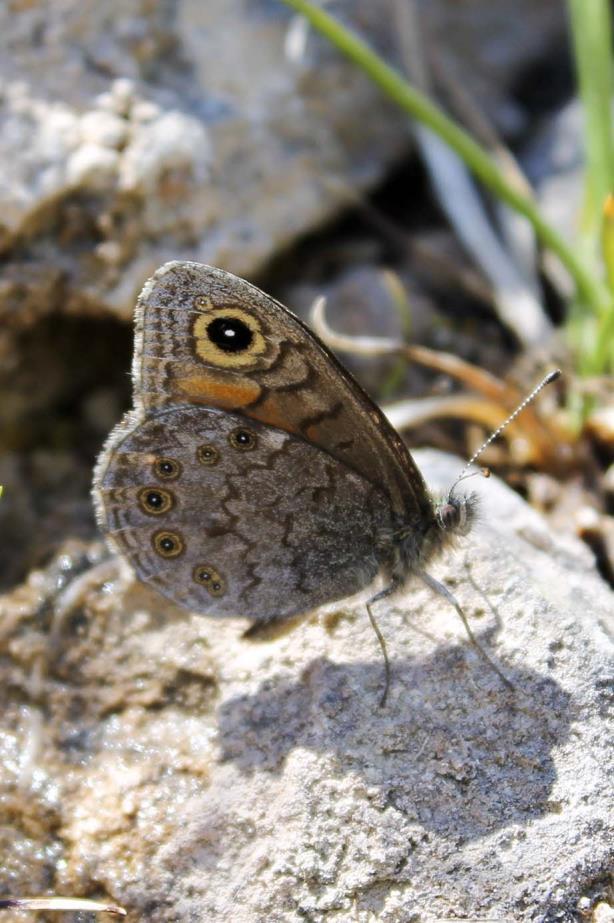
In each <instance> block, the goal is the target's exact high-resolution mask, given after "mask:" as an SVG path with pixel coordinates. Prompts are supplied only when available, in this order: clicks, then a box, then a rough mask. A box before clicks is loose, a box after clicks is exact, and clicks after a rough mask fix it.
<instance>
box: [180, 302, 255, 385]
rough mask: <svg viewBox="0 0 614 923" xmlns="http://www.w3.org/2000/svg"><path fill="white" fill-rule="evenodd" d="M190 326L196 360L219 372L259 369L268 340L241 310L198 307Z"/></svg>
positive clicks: (209, 306)
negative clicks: (198, 309)
mask: <svg viewBox="0 0 614 923" xmlns="http://www.w3.org/2000/svg"><path fill="white" fill-rule="evenodd" d="M200 311H201V312H202V313H199V315H198V317H197V318H196V320H195V321H194V323H193V325H192V334H193V337H194V340H193V348H194V352H195V353H196V356H197V358H198V359H201V360H202V361H203V362H205V363H206V364H207V365H212V366H214V367H216V368H222V369H241V368H244V369H248V368H252V367H258V365H259V364H260V362H261V357H263V356H264V355H265V354H266V352H267V341H266V339H265V336H264V334H263V331H262V327H261V324H260V321H259V320H258V318H257V317H256V316H255V315H254V314H252V313H251V312H249V311H246V310H244V309H243V308H238V307H233V306H232V305H228V306H227V307H223V306H219V307H214V306H213V305H212V304H211V302H208V303H207V305H206V307H205V306H204V305H201V307H200Z"/></svg>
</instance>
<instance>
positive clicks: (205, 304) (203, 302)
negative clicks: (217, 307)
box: [194, 295, 211, 311]
mask: <svg viewBox="0 0 614 923" xmlns="http://www.w3.org/2000/svg"><path fill="white" fill-rule="evenodd" d="M194 307H195V308H200V310H201V311H206V309H207V308H210V307H211V301H210V300H209V298H207V296H206V295H197V296H196V298H195V299H194Z"/></svg>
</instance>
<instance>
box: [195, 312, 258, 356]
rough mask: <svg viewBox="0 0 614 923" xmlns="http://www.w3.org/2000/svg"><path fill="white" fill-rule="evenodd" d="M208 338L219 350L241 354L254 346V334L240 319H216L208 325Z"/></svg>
mask: <svg viewBox="0 0 614 923" xmlns="http://www.w3.org/2000/svg"><path fill="white" fill-rule="evenodd" d="M207 336H208V337H209V339H210V340H211V342H212V343H215V345H216V346H217V347H219V349H222V350H224V352H228V353H240V352H243V351H244V350H246V349H249V347H250V346H251V344H252V341H253V339H254V334H253V332H252V330H251V329H250V327H248V325H247V324H246V323H245V322H244V321H242V320H241V319H240V318H238V317H216V318H214V320H212V321H211V323H209V324H208V325H207Z"/></svg>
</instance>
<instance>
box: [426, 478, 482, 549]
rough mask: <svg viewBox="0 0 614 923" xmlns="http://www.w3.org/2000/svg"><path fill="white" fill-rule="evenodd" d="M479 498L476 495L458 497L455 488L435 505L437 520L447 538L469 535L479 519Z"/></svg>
mask: <svg viewBox="0 0 614 923" xmlns="http://www.w3.org/2000/svg"><path fill="white" fill-rule="evenodd" d="M477 511H478V496H477V494H475V493H470V494H462V495H461V496H456V494H455V493H454V488H452V490H451V491H450V492H449V494H448V495H447V497H443V498H442V499H441V500H439V501H438V502H437V503H436V505H435V520H436V522H437V525H438V527H439V529H440V530H441V532H443V533H444V534H445V535H446V536H447V537H450V538H452V537H455V536H459V535H467V534H468V533H469V532H470V531H471V527H472V526H473V524H474V522H475V521H476V519H477Z"/></svg>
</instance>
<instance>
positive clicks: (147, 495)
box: [138, 487, 175, 516]
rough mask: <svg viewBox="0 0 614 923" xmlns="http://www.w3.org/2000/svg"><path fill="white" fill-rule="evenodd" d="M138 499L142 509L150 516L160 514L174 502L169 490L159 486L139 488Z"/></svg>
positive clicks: (170, 507)
mask: <svg viewBox="0 0 614 923" xmlns="http://www.w3.org/2000/svg"><path fill="white" fill-rule="evenodd" d="M138 499H139V506H140V507H141V509H142V511H143V512H144V513H147V514H148V515H150V516H162V515H163V514H164V513H168V511H169V510H170V509H172V508H173V506H174V504H175V498H174V497H173V495H172V493H171V492H170V490H162V488H160V487H143V488H142V489H141V490H139V493H138Z"/></svg>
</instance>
